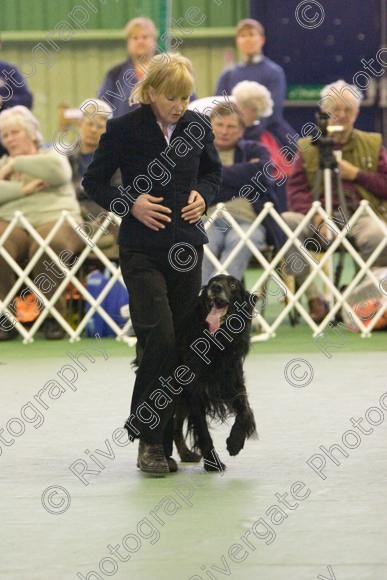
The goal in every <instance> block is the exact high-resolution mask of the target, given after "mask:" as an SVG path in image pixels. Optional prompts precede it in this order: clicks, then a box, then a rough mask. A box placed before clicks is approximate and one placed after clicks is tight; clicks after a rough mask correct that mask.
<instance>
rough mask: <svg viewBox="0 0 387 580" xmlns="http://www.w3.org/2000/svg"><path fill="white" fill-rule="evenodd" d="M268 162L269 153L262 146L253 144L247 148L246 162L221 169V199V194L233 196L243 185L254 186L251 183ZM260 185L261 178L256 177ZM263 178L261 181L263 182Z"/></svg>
mask: <svg viewBox="0 0 387 580" xmlns="http://www.w3.org/2000/svg"><path fill="white" fill-rule="evenodd" d="M269 161H270V153H269V151H268V150H267V149H266V147H264V146H263V145H259V144H258V143H257V144H254V145H252V146H251V147H249V149H248V152H247V155H246V161H242V162H240V163H234V164H233V165H228V166H225V167H223V175H222V184H221V194H222V197H223V195H225V194H224V193H223V192H227V191H229V192H233V193H232V195H235V190H238V192H239V190H240V189H241V187H243V186H244V185H252V186H253V187H256V185H254V182H252V181H251V179H252V178H253V177H255V176H256V175H257V173H259V172H261V173H262V171H263V167H264V166H265V164H266V163H268V162H269ZM258 179H259V180H260V182H261V183H262V176H258V177H257V180H258ZM265 179H266V178H265V177H264V178H263V181H265Z"/></svg>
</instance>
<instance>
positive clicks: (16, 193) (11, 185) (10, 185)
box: [0, 179, 24, 210]
mask: <svg viewBox="0 0 387 580" xmlns="http://www.w3.org/2000/svg"><path fill="white" fill-rule="evenodd" d="M23 197H24V193H23V191H22V184H21V183H20V182H18V181H6V180H4V179H1V180H0V205H4V204H6V203H9V202H11V201H15V200H16V199H21V198H23ZM22 209H23V208H22V206H20V210H22Z"/></svg>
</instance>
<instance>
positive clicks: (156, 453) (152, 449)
mask: <svg viewBox="0 0 387 580" xmlns="http://www.w3.org/2000/svg"><path fill="white" fill-rule="evenodd" d="M137 467H139V468H140V469H141V471H144V472H145V473H154V474H156V475H164V474H165V473H169V465H168V461H167V458H166V457H165V454H164V446H163V445H162V444H153V443H145V442H144V441H140V444H139V446H138V459H137Z"/></svg>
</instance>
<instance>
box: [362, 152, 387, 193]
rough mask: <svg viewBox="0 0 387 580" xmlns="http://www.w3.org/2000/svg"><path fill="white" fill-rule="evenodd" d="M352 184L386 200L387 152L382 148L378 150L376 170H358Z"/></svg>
mask: <svg viewBox="0 0 387 580" xmlns="http://www.w3.org/2000/svg"><path fill="white" fill-rule="evenodd" d="M354 183H356V184H357V185H361V186H362V187H364V188H365V189H367V190H368V191H369V192H370V193H373V194H374V195H376V196H377V197H379V198H380V199H387V150H386V149H385V148H384V147H382V148H381V150H380V154H379V162H378V170H377V171H364V170H360V171H359V173H358V174H357V177H356V179H355V180H354Z"/></svg>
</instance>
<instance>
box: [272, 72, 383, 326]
mask: <svg viewBox="0 0 387 580" xmlns="http://www.w3.org/2000/svg"><path fill="white" fill-rule="evenodd" d="M340 95H341V96H340ZM321 96H322V109H323V110H324V111H325V112H327V113H328V114H329V115H330V119H329V124H330V125H336V126H337V125H340V126H342V127H343V130H342V131H340V132H337V133H333V135H332V137H333V139H334V140H335V143H336V147H335V148H336V149H337V150H338V151H341V156H342V159H341V160H340V161H338V168H339V171H340V177H341V180H342V185H343V190H344V201H345V205H346V206H347V211H348V215H346V216H345V219H343V217H342V213H341V212H340V211H339V208H340V205H341V202H340V200H339V199H338V194H337V191H336V189H335V188H334V190H333V200H332V203H333V210H334V215H336V216H337V219H339V217H340V216H339V214H341V218H340V220H341V222H342V223H343V222H344V221H345V223H347V221H348V220H349V218H350V217H351V215H352V214H353V213H354V211H355V210H356V209H357V208H358V206H359V203H360V201H361V200H362V199H366V200H368V201H369V202H370V204H371V205H372V207H373V209H374V211H375V212H376V213H377V214H378V215H379V217H380V218H381V219H382V220H383V222H384V223H381V224H377V223H375V221H374V220H373V219H372V218H371V217H367V216H362V217H360V218H359V220H358V221H357V222H356V223H355V224H354V225H353V226H352V228H351V232H350V235H351V237H352V239H353V243H354V244H355V245H356V247H357V249H358V251H359V252H360V254H361V256H362V258H363V259H364V260H366V259H367V258H369V256H370V255H371V253H372V252H373V251H374V250H375V248H376V247H377V245H378V244H379V243H380V242H381V241H382V240H383V239H385V238H386V235H387V227H386V225H385V223H386V221H387V151H386V149H385V148H384V147H383V139H382V135H380V134H379V133H368V132H364V131H359V130H358V129H355V128H354V124H355V122H356V119H357V117H358V115H359V110H360V102H361V97H362V96H361V94H360V92H359V90H358V89H357V88H356V87H354V86H351V85H347V84H346V83H345V82H344V81H337V82H336V83H334V84H332V85H328V86H326V87H325V88H324V89H323V90H322V92H321ZM327 101H328V103H327ZM332 103H334V105H335V106H334V108H332ZM314 141H315V139H314ZM297 148H298V150H297V156H298V157H296V161H295V163H294V164H293V167H294V171H293V174H292V175H291V177H290V178H289V180H288V206H289V210H290V211H289V212H285V213H284V214H283V217H284V219H285V220H286V221H287V223H288V224H289V226H290V227H291V228H292V229H293V230H294V229H295V228H296V227H297V225H298V224H299V223H300V221H301V220H302V219H303V217H304V214H306V213H307V212H308V210H309V209H310V207H311V204H312V202H313V196H312V190H313V188H314V184H315V180H316V173H317V170H318V167H319V159H320V153H319V149H318V147H317V146H316V144H315V143H312V138H311V137H310V138H307V139H300V140H299V141H298V143H297ZM319 199H320V201H321V203H322V204H323V205H324V191H323V187H321V190H320V192H319ZM343 209H344V208H342V210H343ZM336 225H339V224H338V222H336ZM327 227H328V226H327V224H322V219H321V218H320V217H315V218H314V220H313V224H310V225H309V226H307V227H305V228H304V230H303V232H302V233H301V234H300V235H299V239H300V240H301V241H302V242H304V241H305V240H306V239H307V238H311V237H312V236H313V235H314V234H316V235H317V236H318V237H317V238H316V239H318V243H319V244H320V245H321V247H322V248H323V249H324V248H327V246H329V244H330V241H329V238H327V237H326V236H327ZM313 228H314V230H313ZM317 228H318V230H317ZM316 232H317V233H316ZM333 235H334V234H333ZM324 238H325V242H327V243H324ZM304 262H306V260H305V259H304ZM374 265H375V266H386V265H387V247H385V248H384V250H382V252H381V254H380V255H379V257H378V258H377V259H376V261H375V262H374ZM286 271H287V273H288V274H289V275H294V272H293V271H292V270H291V267H289V268H288V269H287V270H286ZM308 274H309V266H307V264H304V269H303V270H302V272H301V273H299V274H298V275H297V277H298V279H299V281H300V282H301V283H302V282H303V281H304V280H305V278H306V277H307V275H308ZM306 296H307V297H308V301H309V309H310V315H311V318H312V319H313V320H314V321H315V322H317V323H319V322H321V321H322V320H323V319H324V317H325V315H326V314H327V312H328V305H327V304H326V302H325V301H324V299H323V297H322V296H321V293H320V292H319V290H318V288H317V286H316V284H314V283H312V284H311V285H310V286H309V287H308V289H307V290H306Z"/></svg>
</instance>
